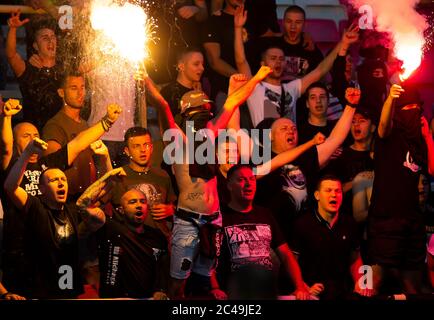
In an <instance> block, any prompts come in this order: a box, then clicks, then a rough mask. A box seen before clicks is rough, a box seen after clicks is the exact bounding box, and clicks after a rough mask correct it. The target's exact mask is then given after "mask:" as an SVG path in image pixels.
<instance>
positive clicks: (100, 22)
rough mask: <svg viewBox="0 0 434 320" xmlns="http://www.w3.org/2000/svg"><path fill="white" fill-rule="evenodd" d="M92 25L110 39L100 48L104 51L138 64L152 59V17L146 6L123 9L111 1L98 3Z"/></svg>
mask: <svg viewBox="0 0 434 320" xmlns="http://www.w3.org/2000/svg"><path fill="white" fill-rule="evenodd" d="M91 22H92V28H93V29H95V30H100V31H102V32H103V33H104V35H105V36H106V37H107V38H108V41H105V43H103V44H102V47H101V48H100V49H101V50H102V51H104V52H106V53H109V54H115V53H117V54H119V55H120V56H121V57H123V58H126V59H127V60H128V61H130V62H132V63H134V64H138V63H140V62H142V61H143V60H144V59H146V58H147V57H148V56H149V54H148V49H147V43H148V41H149V38H150V35H149V26H148V17H147V15H146V13H145V11H144V9H143V8H142V7H140V6H138V5H133V4H130V3H125V4H124V5H122V6H120V5H118V4H115V3H112V1H111V0H98V1H94V3H93V5H92V13H91Z"/></svg>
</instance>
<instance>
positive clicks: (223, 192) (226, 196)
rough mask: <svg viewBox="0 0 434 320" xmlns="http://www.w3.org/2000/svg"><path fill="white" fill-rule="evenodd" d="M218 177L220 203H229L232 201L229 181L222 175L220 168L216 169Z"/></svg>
mask: <svg viewBox="0 0 434 320" xmlns="http://www.w3.org/2000/svg"><path fill="white" fill-rule="evenodd" d="M216 177H217V191H218V194H219V202H220V203H229V201H230V200H231V194H230V192H229V190H228V187H227V183H228V179H227V178H226V177H225V176H223V175H222V173H221V172H220V170H219V169H218V167H217V168H216Z"/></svg>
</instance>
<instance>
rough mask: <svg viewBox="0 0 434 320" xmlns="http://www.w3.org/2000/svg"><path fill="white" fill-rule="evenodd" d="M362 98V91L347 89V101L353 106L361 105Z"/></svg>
mask: <svg viewBox="0 0 434 320" xmlns="http://www.w3.org/2000/svg"><path fill="white" fill-rule="evenodd" d="M360 96H361V91H360V89H357V88H347V90H346V91H345V99H347V101H348V103H350V104H351V105H357V104H359V101H360Z"/></svg>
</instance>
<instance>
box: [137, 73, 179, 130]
mask: <svg viewBox="0 0 434 320" xmlns="http://www.w3.org/2000/svg"><path fill="white" fill-rule="evenodd" d="M135 77H136V80H139V81H143V82H144V84H145V87H146V89H147V90H148V92H149V94H150V95H151V97H152V98H153V99H155V101H156V102H157V104H158V107H159V108H160V110H161V112H162V113H163V115H164V116H163V117H162V119H164V120H165V121H166V123H165V124H164V126H165V127H167V128H169V129H179V128H178V126H177V125H176V123H175V119H174V117H173V114H172V111H171V110H170V106H169V103H168V102H167V101H166V99H164V97H163V96H162V95H161V94H160V91H158V89H157V87H156V85H155V84H154V82H153V81H152V79H151V78H150V77H149V76H148V74H147V73H146V71H145V70H144V69H142V70H140V71H139V72H138V73H137V74H136V75H135Z"/></svg>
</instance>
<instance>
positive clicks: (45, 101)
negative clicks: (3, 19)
mask: <svg viewBox="0 0 434 320" xmlns="http://www.w3.org/2000/svg"><path fill="white" fill-rule="evenodd" d="M27 22H29V19H24V20H20V12H19V11H18V12H14V13H12V15H11V18H10V19H9V20H8V25H9V32H8V35H7V39H6V57H7V59H8V62H9V64H10V66H11V67H12V70H13V72H14V74H15V76H16V77H17V80H18V83H19V84H20V90H21V93H22V95H23V105H24V110H23V118H24V121H28V122H32V123H34V125H35V126H36V127H37V128H38V130H41V129H42V128H43V126H44V125H45V123H46V122H47V121H48V119H50V118H51V117H53V116H54V115H55V114H56V112H58V111H59V110H60V108H61V107H62V99H61V98H60V97H59V96H58V94H57V88H58V81H59V78H60V75H61V72H60V69H59V66H58V65H56V48H57V35H56V33H55V32H56V30H55V24H54V26H53V24H46V23H43V24H37V25H35V26H34V27H35V29H33V37H32V38H33V43H32V49H33V50H35V51H36V53H37V54H38V56H39V57H40V59H41V64H42V67H43V68H42V69H38V68H35V67H34V66H33V65H31V64H30V63H29V62H28V61H25V60H24V59H23V58H22V57H21V56H20V54H19V53H18V52H17V44H16V42H17V35H16V34H17V29H18V28H19V27H21V26H23V25H24V24H26V23H27Z"/></svg>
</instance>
